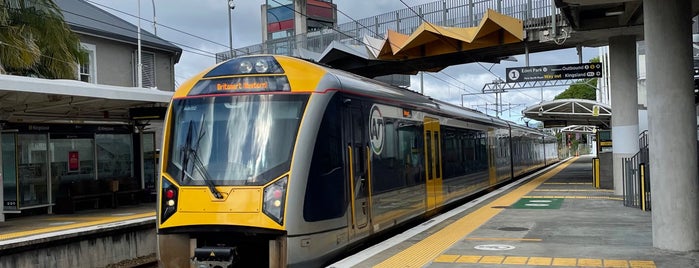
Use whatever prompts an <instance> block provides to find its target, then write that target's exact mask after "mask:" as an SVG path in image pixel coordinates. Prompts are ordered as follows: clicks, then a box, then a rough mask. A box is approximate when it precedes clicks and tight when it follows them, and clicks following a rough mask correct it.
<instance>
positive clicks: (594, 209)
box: [330, 156, 699, 268]
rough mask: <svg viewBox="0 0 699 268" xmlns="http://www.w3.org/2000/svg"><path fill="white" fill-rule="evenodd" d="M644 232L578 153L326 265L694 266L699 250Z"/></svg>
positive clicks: (644, 215)
mask: <svg viewBox="0 0 699 268" xmlns="http://www.w3.org/2000/svg"><path fill="white" fill-rule="evenodd" d="M698 228H699V227H698ZM651 236H652V233H651V215H650V212H644V211H641V210H639V209H635V208H630V207H625V206H624V205H623V198H622V197H621V196H614V195H613V191H610V190H600V189H596V188H594V186H593V185H592V157H591V156H583V157H578V158H572V159H569V160H567V161H563V162H561V163H559V164H558V165H557V166H554V167H551V168H549V169H548V170H544V171H541V172H539V173H538V174H534V175H532V176H530V177H529V178H525V179H522V180H520V181H518V182H517V184H516V185H513V186H510V187H508V188H507V189H501V190H498V191H496V192H492V193H489V194H488V195H486V196H484V197H482V198H479V199H478V200H474V201H472V202H470V203H468V204H465V205H463V206H461V207H459V208H457V209H455V210H453V211H450V212H447V213H444V214H443V215H440V216H438V217H436V218H434V219H432V220H430V221H428V222H425V223H423V224H422V225H420V226H418V227H415V228H414V229H411V230H408V231H406V232H405V233H403V234H400V235H397V236H395V237H393V238H391V239H388V240H387V241H385V242H383V243H381V244H379V245H375V246H373V247H371V248H369V249H367V250H364V251H362V252H360V253H358V254H356V255H354V256H351V257H348V258H346V259H344V260H342V261H340V262H337V263H335V264H333V265H331V266H330V267H338V268H339V267H699V252H669V251H663V250H659V249H656V248H653V246H652V237H651Z"/></svg>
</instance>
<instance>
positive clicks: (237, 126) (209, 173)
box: [167, 94, 308, 185]
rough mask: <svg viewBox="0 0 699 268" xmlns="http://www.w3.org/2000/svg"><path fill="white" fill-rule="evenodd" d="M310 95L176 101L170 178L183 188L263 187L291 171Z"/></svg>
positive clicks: (170, 157)
mask: <svg viewBox="0 0 699 268" xmlns="http://www.w3.org/2000/svg"><path fill="white" fill-rule="evenodd" d="M307 100H308V95H300V94H299V95H239V96H225V95H224V96H215V97H198V98H186V99H176V100H174V101H173V104H172V115H171V122H172V123H171V129H170V131H171V132H170V133H171V134H170V135H171V136H172V137H171V139H172V141H171V142H170V148H169V152H170V153H169V154H168V159H167V172H168V173H169V174H170V175H171V176H173V177H174V178H175V179H177V180H178V182H179V183H180V184H182V185H207V183H213V184H215V185H264V184H266V183H267V182H269V181H271V180H273V179H275V178H277V177H279V176H281V175H282V174H284V173H285V172H287V171H288V170H289V167H290V163H291V153H292V151H293V148H294V144H295V142H296V134H295V133H297V130H298V127H299V124H300V122H301V117H302V113H303V111H304V109H305V105H306V102H307Z"/></svg>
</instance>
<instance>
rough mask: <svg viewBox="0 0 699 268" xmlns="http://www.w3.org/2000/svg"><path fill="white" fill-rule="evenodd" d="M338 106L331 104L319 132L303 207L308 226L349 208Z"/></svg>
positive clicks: (339, 214)
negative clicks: (309, 223)
mask: <svg viewBox="0 0 699 268" xmlns="http://www.w3.org/2000/svg"><path fill="white" fill-rule="evenodd" d="M339 103H340V101H339V98H338V97H337V96H336V97H335V98H333V100H332V101H331V102H330V103H329V104H328V107H327V108H326V110H325V114H324V115H323V120H322V121H321V123H320V128H319V129H318V136H317V138H316V141H315V146H314V149H313V157H312V158H311V166H310V170H309V172H308V182H307V184H306V195H305V201H304V203H303V218H304V219H305V220H306V221H309V222H313V221H321V220H328V219H334V218H338V217H341V216H343V215H344V214H345V208H346V207H347V204H348V201H347V198H348V197H347V196H346V195H345V193H346V192H347V191H346V189H345V183H344V174H345V169H344V164H343V161H342V156H343V153H344V149H343V148H344V147H343V146H342V132H341V129H342V128H341V126H340V123H341V122H340V120H338V118H340V110H339V108H340V105H341V104H339Z"/></svg>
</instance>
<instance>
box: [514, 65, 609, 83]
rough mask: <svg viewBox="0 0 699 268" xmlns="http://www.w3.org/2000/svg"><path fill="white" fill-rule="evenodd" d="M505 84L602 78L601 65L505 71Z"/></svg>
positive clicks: (540, 67)
mask: <svg viewBox="0 0 699 268" xmlns="http://www.w3.org/2000/svg"><path fill="white" fill-rule="evenodd" d="M505 72H507V82H508V83H516V82H529V81H548V80H567V79H589V78H599V77H602V64H601V63H583V64H562V65H545V66H529V67H515V68H507V69H505Z"/></svg>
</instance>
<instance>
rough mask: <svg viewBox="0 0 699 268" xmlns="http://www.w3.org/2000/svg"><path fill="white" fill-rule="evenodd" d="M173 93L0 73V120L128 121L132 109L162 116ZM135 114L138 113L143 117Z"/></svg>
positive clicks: (130, 119)
mask: <svg viewBox="0 0 699 268" xmlns="http://www.w3.org/2000/svg"><path fill="white" fill-rule="evenodd" d="M172 95H173V92H170V91H162V90H158V89H155V88H133V87H120V86H108V85H98V84H90V83H85V82H81V81H75V80H60V79H57V80H52V79H41V78H33V77H24V76H12V75H0V120H2V121H12V122H27V123H30V122H36V123H51V122H62V123H66V122H70V121H72V122H77V123H79V122H88V121H102V122H104V121H115V122H130V121H132V120H137V118H134V111H137V110H138V111H148V110H150V111H153V112H155V113H159V114H161V115H162V112H164V110H165V107H166V106H167V104H168V103H169V102H170V99H171V98H172ZM143 115H144V114H143V113H139V116H143Z"/></svg>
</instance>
